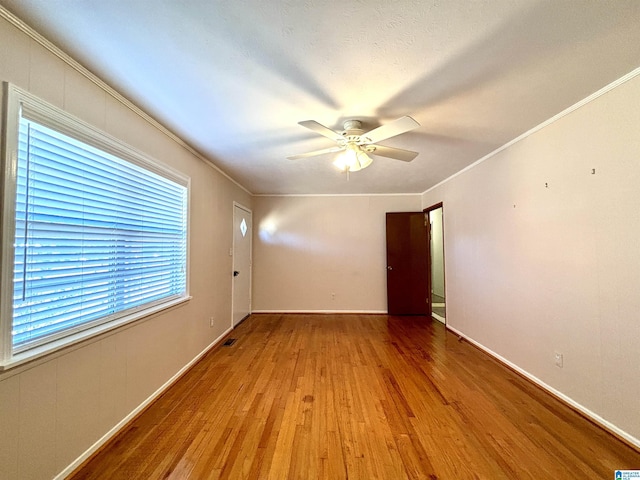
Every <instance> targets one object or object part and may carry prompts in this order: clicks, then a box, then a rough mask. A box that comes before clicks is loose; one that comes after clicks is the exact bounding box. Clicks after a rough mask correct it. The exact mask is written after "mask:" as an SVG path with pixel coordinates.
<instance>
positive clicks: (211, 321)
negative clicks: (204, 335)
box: [209, 317, 213, 327]
mask: <svg viewBox="0 0 640 480" xmlns="http://www.w3.org/2000/svg"><path fill="white" fill-rule="evenodd" d="M209 326H210V327H213V317H209Z"/></svg>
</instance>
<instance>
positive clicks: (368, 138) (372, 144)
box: [287, 116, 420, 173]
mask: <svg viewBox="0 0 640 480" xmlns="http://www.w3.org/2000/svg"><path fill="white" fill-rule="evenodd" d="M299 125H302V126H303V127H305V128H308V129H309V130H313V131H314V132H316V133H319V134H320V135H322V136H325V137H327V138H329V139H331V140H333V141H334V142H336V143H337V145H336V146H335V147H329V148H323V149H322V150H315V151H313V152H308V153H302V154H300V155H292V156H290V157H287V158H288V159H289V160H297V159H299V158H307V157H314V156H316V155H322V154H324V153H337V152H344V153H343V154H342V155H339V156H338V157H337V158H336V160H335V161H334V162H333V164H334V165H335V166H337V167H338V168H339V169H340V170H343V171H345V172H347V173H349V172H357V171H358V170H362V169H363V168H366V167H368V166H369V165H371V162H372V161H373V159H372V158H371V157H370V156H369V155H370V154H372V155H380V156H381V157H387V158H393V159H395V160H401V161H403V162H410V161H411V160H413V159H414V158H416V157H417V156H418V152H412V151H410V150H403V149H402V148H395V147H385V146H384V145H378V144H377V143H378V142H381V141H383V140H386V139H387V138H391V137H395V136H396V135H400V134H402V133H406V132H408V131H410V130H413V129H414V128H418V127H419V126H420V124H419V123H418V122H416V121H415V120H414V119H413V118H411V117H408V116H404V117H401V118H398V119H396V120H394V121H392V122H390V123H387V124H385V125H382V126H380V127H378V128H374V129H373V130H371V131H369V132H366V133H365V132H364V130H362V122H360V121H359V120H347V121H346V122H344V131H342V132H336V131H335V130H332V129H330V128H328V127H325V126H324V125H322V124H320V123H318V122H316V121H315V120H305V121H304V122H299Z"/></svg>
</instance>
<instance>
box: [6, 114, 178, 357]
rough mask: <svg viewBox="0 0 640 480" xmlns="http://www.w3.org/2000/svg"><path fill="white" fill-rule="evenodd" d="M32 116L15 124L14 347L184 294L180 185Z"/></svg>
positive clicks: (38, 342)
mask: <svg viewBox="0 0 640 480" xmlns="http://www.w3.org/2000/svg"><path fill="white" fill-rule="evenodd" d="M34 118H35V119H36V120H39V119H38V118H37V116H35V115H34V116H33V118H29V117H28V115H27V118H24V117H22V116H21V117H20V121H19V129H18V130H19V132H18V133H19V141H18V158H17V169H16V172H17V175H16V177H17V180H16V185H15V190H16V202H15V244H14V265H13V267H14V268H13V325H12V331H11V338H12V340H11V342H12V350H13V353H14V354H15V353H18V352H21V351H25V350H28V349H30V348H33V347H34V346H38V345H42V344H44V343H48V342H50V341H52V340H55V339H58V338H61V337H64V336H68V335H70V334H72V333H75V332H78V331H79V330H83V329H87V328H91V327H93V326H96V325H99V324H103V323H106V322H109V321H112V320H114V319H117V318H120V317H122V316H123V315H128V314H131V313H133V312H136V311H138V310H141V309H145V308H148V307H150V306H153V305H156V304H159V303H163V302H166V301H167V300H171V299H174V298H179V297H182V296H185V294H186V262H187V187H186V186H185V185H183V184H180V183H177V182H176V181H173V180H172V179H169V178H166V177H164V176H162V175H159V174H157V173H155V172H152V171H150V170H148V169H145V168H142V167H141V166H139V165H136V164H134V163H131V162H128V161H125V160H122V159H121V158H118V157H116V156H115V155H112V154H111V153H108V152H106V151H103V150H102V149H98V148H95V147H93V146H91V145H88V144H87V143H84V142H81V141H78V140H76V139H74V138H72V137H71V136H68V135H66V134H64V133H61V132H60V131H58V130H64V129H55V130H54V129H52V128H48V127H47V126H45V125H42V124H41V123H38V122H37V121H34ZM42 123H44V122H42ZM54 125H55V124H54Z"/></svg>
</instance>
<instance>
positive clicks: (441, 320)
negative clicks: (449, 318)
mask: <svg viewBox="0 0 640 480" xmlns="http://www.w3.org/2000/svg"><path fill="white" fill-rule="evenodd" d="M431 316H432V317H433V318H435V319H436V320H438V321H439V322H440V323H447V322H446V321H445V319H444V317H441V316H440V315H438V314H437V313H433V312H431Z"/></svg>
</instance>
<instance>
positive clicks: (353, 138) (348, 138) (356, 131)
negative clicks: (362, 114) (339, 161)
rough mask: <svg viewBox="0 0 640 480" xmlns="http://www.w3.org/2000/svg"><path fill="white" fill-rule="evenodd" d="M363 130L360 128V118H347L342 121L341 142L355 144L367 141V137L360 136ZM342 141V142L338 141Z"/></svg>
mask: <svg viewBox="0 0 640 480" xmlns="http://www.w3.org/2000/svg"><path fill="white" fill-rule="evenodd" d="M363 133H364V130H362V122H361V121H360V120H347V121H345V122H344V131H343V132H342V136H343V137H344V139H345V141H344V143H343V144H347V143H355V144H356V145H362V144H364V143H367V139H366V138H365V137H362V134H363ZM340 143H342V142H340Z"/></svg>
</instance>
